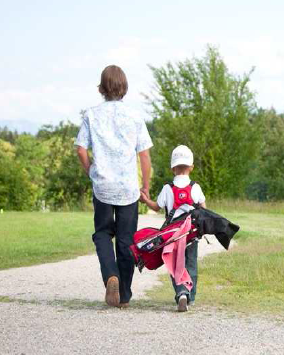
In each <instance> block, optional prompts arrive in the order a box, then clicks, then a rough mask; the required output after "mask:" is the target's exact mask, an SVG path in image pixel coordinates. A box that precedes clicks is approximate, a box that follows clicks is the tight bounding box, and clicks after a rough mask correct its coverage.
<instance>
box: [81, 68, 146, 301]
mask: <svg viewBox="0 0 284 355" xmlns="http://www.w3.org/2000/svg"><path fill="white" fill-rule="evenodd" d="M127 89H128V83H127V79H126V76H125V74H124V72H123V71H122V69H121V68H119V67H117V66H115V65H111V66H108V67H106V68H105V69H104V70H103V72H102V74H101V82H100V85H99V92H100V93H101V94H102V95H103V96H104V98H105V101H104V102H103V103H102V104H100V105H98V106H96V107H92V108H90V109H89V110H87V111H86V114H85V115H84V118H83V123H82V126H81V129H80V131H79V134H78V137H77V140H76V142H75V144H76V145H77V146H78V148H77V152H78V156H79V159H80V161H81V163H82V165H83V167H84V169H85V171H86V173H87V174H88V175H89V176H90V178H91V180H92V183H93V202H94V209H95V213H94V222H95V233H94V234H93V242H94V244H95V246H96V251H97V255H98V258H99V262H100V266H101V273H102V278H103V281H104V284H105V286H106V295H105V300H106V303H107V304H108V305H110V306H115V307H127V306H128V305H129V300H130V298H131V296H132V292H131V283H132V277H133V272H134V264H133V260H132V258H131V256H130V253H129V249H128V247H129V245H130V244H131V243H132V236H133V234H134V233H135V232H136V230H137V220H138V199H139V197H140V191H139V186H138V176H137V154H139V158H140V164H141V170H142V180H143V187H142V189H141V191H143V193H144V194H145V196H148V195H149V182H150V172H151V161H150V155H149V148H150V147H151V146H152V141H151V138H150V136H149V133H148V130H147V127H146V124H145V122H144V120H143V119H142V118H141V117H140V116H139V114H138V113H137V112H135V111H133V110H131V109H130V108H129V107H127V106H126V105H125V104H124V102H123V101H122V99H123V97H124V96H125V94H126V93H127ZM88 148H92V153H93V162H92V164H91V163H90V159H89V156H88V152H87V150H88ZM114 236H115V251H116V253H114V248H113V243H112V238H113V237H114ZM115 254H116V255H115Z"/></svg>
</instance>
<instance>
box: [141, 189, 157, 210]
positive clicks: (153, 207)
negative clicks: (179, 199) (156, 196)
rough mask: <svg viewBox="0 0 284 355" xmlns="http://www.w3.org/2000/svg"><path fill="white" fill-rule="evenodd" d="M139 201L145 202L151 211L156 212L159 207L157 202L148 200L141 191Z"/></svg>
mask: <svg viewBox="0 0 284 355" xmlns="http://www.w3.org/2000/svg"><path fill="white" fill-rule="evenodd" d="M140 201H141V202H144V203H146V205H147V206H148V207H149V208H151V210H153V211H156V212H158V211H159V210H160V209H161V207H160V206H159V205H158V204H157V202H155V201H152V200H150V198H149V197H148V196H147V195H146V194H145V193H144V192H143V191H141V196H140Z"/></svg>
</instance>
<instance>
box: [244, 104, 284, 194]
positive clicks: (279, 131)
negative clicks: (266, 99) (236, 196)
mask: <svg viewBox="0 0 284 355" xmlns="http://www.w3.org/2000/svg"><path fill="white" fill-rule="evenodd" d="M258 116H259V119H260V120H261V121H262V123H263V124H262V134H261V137H262V143H261V145H260V150H259V157H258V161H257V164H255V166H254V170H253V177H252V179H251V180H252V182H251V184H250V185H249V188H248V195H249V197H251V198H256V199H259V200H281V199H282V200H283V199H284V179H283V176H284V114H277V113H276V111H275V110H274V109H273V108H272V109H270V110H262V109H261V110H259V113H258Z"/></svg>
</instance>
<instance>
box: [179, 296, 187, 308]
mask: <svg viewBox="0 0 284 355" xmlns="http://www.w3.org/2000/svg"><path fill="white" fill-rule="evenodd" d="M187 310H188V307H187V297H186V295H181V296H180V297H179V299H178V311H179V312H187Z"/></svg>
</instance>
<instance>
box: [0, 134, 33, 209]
mask: <svg viewBox="0 0 284 355" xmlns="http://www.w3.org/2000/svg"><path fill="white" fill-rule="evenodd" d="M35 202H36V201H35V191H34V186H33V185H32V184H31V182H30V180H29V176H28V173H27V171H26V170H25V169H23V167H22V165H21V164H19V163H18V162H17V160H16V159H15V148H14V147H13V146H12V144H10V143H9V142H5V141H3V140H1V139H0V208H4V209H7V210H16V211H22V210H32V209H34V206H35Z"/></svg>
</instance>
